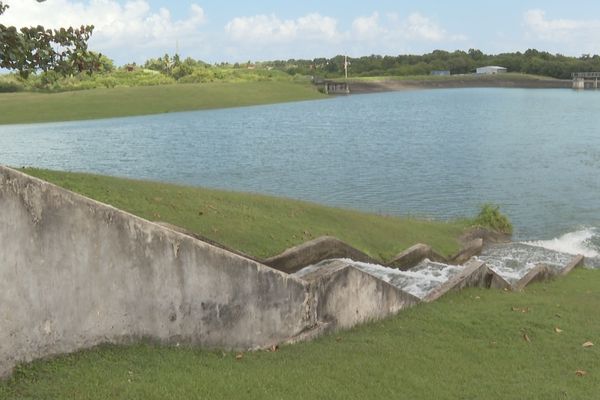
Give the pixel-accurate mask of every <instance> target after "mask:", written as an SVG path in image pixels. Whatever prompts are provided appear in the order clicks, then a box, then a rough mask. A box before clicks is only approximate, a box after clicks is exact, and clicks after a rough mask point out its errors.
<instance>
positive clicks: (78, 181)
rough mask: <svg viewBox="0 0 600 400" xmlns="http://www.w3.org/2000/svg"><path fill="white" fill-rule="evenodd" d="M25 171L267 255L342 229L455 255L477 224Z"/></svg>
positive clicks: (375, 249) (379, 243) (384, 247)
mask: <svg viewBox="0 0 600 400" xmlns="http://www.w3.org/2000/svg"><path fill="white" fill-rule="evenodd" d="M23 172H25V173H27V174H30V175H33V176H36V177H39V178H41V179H44V180H46V181H49V182H52V183H55V184H57V185H59V186H62V187H64V188H66V189H69V190H72V191H74V192H77V193H81V194H83V195H85V196H88V197H91V198H93V199H96V200H98V201H101V202H103V203H108V204H111V205H113V206H115V207H117V208H120V209H123V210H125V211H128V212H130V213H132V214H135V215H138V216H140V217H142V218H145V219H148V220H151V221H164V222H169V223H171V224H174V225H177V226H181V227H183V228H186V229H188V230H190V231H192V232H195V233H198V234H200V235H203V236H205V237H207V238H209V239H212V240H214V241H217V242H219V243H222V244H224V245H226V246H229V247H231V248H234V249H236V250H239V251H242V252H244V253H246V254H249V255H252V256H255V257H260V258H266V257H269V256H273V255H275V254H278V253H280V252H281V251H283V250H285V249H286V248H289V247H291V246H294V245H297V244H300V243H303V242H305V241H308V240H311V239H314V238H316V237H319V236H322V235H331V236H336V237H338V238H340V239H341V240H343V241H345V242H347V243H349V244H351V245H353V246H355V247H356V248H358V249H360V250H362V251H364V252H365V253H367V254H369V255H370V256H372V257H374V258H376V259H380V260H382V261H386V260H389V259H391V258H392V257H394V256H395V255H396V254H398V253H399V252H401V251H402V250H404V249H406V248H408V247H409V246H412V245H413V244H415V243H418V242H422V243H427V244H430V245H431V246H432V247H433V248H434V249H436V250H437V251H438V252H440V253H442V254H444V255H450V254H452V253H454V252H456V251H457V250H458V248H459V242H458V240H457V238H458V237H459V236H460V235H461V233H463V232H464V230H465V229H466V228H467V227H468V226H469V224H470V222H469V221H467V220H458V221H451V222H443V221H427V220H419V219H414V218H400V217H391V216H382V215H375V214H367V213H362V212H358V211H352V210H344V209H338V208H331V207H325V206H321V205H317V204H312V203H307V202H302V201H297V200H290V199H283V198H275V197H269V196H264V195H259V194H249V193H237V192H229V191H222V190H211V189H204V188H194V187H185V186H177V185H172V184H166V183H158V182H150V181H135V180H129V179H123V178H114V177H108V176H98V175H89V174H81V173H69V172H58V171H48V170H40V169H33V168H27V169H24V170H23ZM474 211H476V210H474Z"/></svg>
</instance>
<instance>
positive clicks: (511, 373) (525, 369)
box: [0, 270, 600, 400]
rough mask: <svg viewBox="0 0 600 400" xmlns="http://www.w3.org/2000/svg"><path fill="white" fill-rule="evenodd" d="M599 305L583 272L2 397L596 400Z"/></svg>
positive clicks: (115, 358)
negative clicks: (270, 348)
mask: <svg viewBox="0 0 600 400" xmlns="http://www.w3.org/2000/svg"><path fill="white" fill-rule="evenodd" d="M599 304H600V271H594V270H576V271H574V272H572V273H571V274H570V275H569V276H567V277H565V278H561V279H557V280H555V281H553V282H550V283H543V284H534V285H532V286H529V287H528V288H527V290H526V291H525V292H523V293H513V292H504V291H498V290H485V289H468V290H464V291H462V292H459V293H451V294H448V295H446V296H445V297H443V298H442V299H440V300H438V301H437V302H435V303H431V304H422V305H419V306H416V307H414V308H412V309H409V310H405V311H403V312H401V313H400V314H399V315H398V316H396V317H393V318H390V319H387V320H384V321H380V322H374V323H371V324H367V325H363V326H360V327H357V328H354V329H352V330H351V331H347V332H339V333H337V334H333V335H327V336H324V337H322V338H319V339H317V340H315V341H314V342H310V343H301V344H296V345H293V346H284V347H282V348H281V349H279V350H278V351H276V352H255V353H245V354H243V355H242V356H241V357H240V356H239V355H237V354H236V353H230V352H221V351H208V350H201V349H197V348H187V347H164V346H157V345H152V344H137V345H132V346H100V347H98V348H95V349H92V350H87V351H82V352H79V353H75V354H71V355H65V356H60V357H57V358H56V359H53V360H49V361H48V360H46V361H36V362H34V363H33V364H29V365H25V366H21V367H18V368H17V369H16V371H15V374H14V375H13V377H12V378H11V379H10V380H8V381H6V382H0V398H2V399H6V400H12V399H56V400H60V399H82V400H84V399H90V400H91V399H144V400H146V399H149V400H150V399H161V400H162V399H164V400H168V399H261V400H266V399H328V400H329V399H343V400H348V399H414V400H419V399H424V400H429V399H439V400H443V399H486V400H492V399H540V400H548V399H595V398H598V393H600V363H599V362H598V360H599V359H600V307H599V306H598V305H599ZM588 341H591V342H592V343H594V346H592V347H584V346H582V345H583V343H585V342H588ZM236 355H237V357H236ZM578 371H579V372H578ZM580 375H581V376H580Z"/></svg>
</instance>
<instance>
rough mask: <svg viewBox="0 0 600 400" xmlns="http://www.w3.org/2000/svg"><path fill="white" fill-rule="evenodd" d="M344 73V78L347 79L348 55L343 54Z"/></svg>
mask: <svg viewBox="0 0 600 400" xmlns="http://www.w3.org/2000/svg"><path fill="white" fill-rule="evenodd" d="M344 75H345V76H346V80H348V56H344Z"/></svg>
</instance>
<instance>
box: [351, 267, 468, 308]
mask: <svg viewBox="0 0 600 400" xmlns="http://www.w3.org/2000/svg"><path fill="white" fill-rule="evenodd" d="M340 260H341V261H343V262H346V263H348V264H350V265H352V266H353V267H355V268H357V269H360V270H361V271H364V272H366V273H367V274H370V275H373V276H375V277H377V278H379V279H381V280H383V281H384V282H387V283H389V284H391V285H393V286H396V287H398V288H400V289H402V290H404V291H405V292H408V293H410V294H412V295H414V296H416V297H418V298H420V299H422V298H424V297H425V296H427V294H429V292H431V291H432V290H433V289H435V288H436V287H438V286H440V285H441V284H443V283H445V282H446V281H448V280H449V279H450V278H451V277H452V276H453V275H454V274H456V273H457V272H459V271H460V270H461V269H462V268H463V267H462V266H457V265H448V264H442V263H436V262H432V261H429V260H424V261H422V262H421V263H420V264H419V265H418V266H416V267H415V268H413V269H411V270H409V271H401V270H399V269H396V268H389V267H385V266H383V265H379V264H369V263H364V262H359V261H353V260H350V259H340Z"/></svg>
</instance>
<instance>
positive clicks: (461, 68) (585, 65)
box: [265, 49, 600, 79]
mask: <svg viewBox="0 0 600 400" xmlns="http://www.w3.org/2000/svg"><path fill="white" fill-rule="evenodd" d="M349 61H350V67H349V73H350V76H353V77H357V76H359V77H360V76H415V75H429V74H430V73H431V71H435V70H449V71H450V72H451V73H452V74H469V73H472V72H475V69H476V68H477V67H482V66H485V65H500V66H503V67H506V68H508V70H509V72H518V73H523V74H531V75H543V76H548V77H553V78H561V79H568V78H570V77H571V73H572V72H587V71H600V56H598V55H593V56H591V55H583V56H581V57H568V56H563V55H561V54H550V53H548V52H545V51H538V50H535V49H530V50H527V51H526V52H524V53H521V52H516V53H503V54H497V55H491V54H490V55H488V54H484V53H483V52H481V51H480V50H476V49H470V50H469V51H468V52H466V51H462V50H456V51H454V52H448V51H443V50H435V51H433V52H432V53H429V54H424V55H412V54H407V55H398V56H381V55H371V56H365V57H357V58H351V59H349ZM265 64H266V65H268V66H272V67H275V68H277V69H281V70H284V71H287V72H288V73H290V74H301V75H318V76H324V77H330V78H332V77H341V76H343V73H344V69H343V68H344V57H343V56H341V55H340V56H336V57H333V58H315V59H313V60H287V61H273V62H268V63H265Z"/></svg>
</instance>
